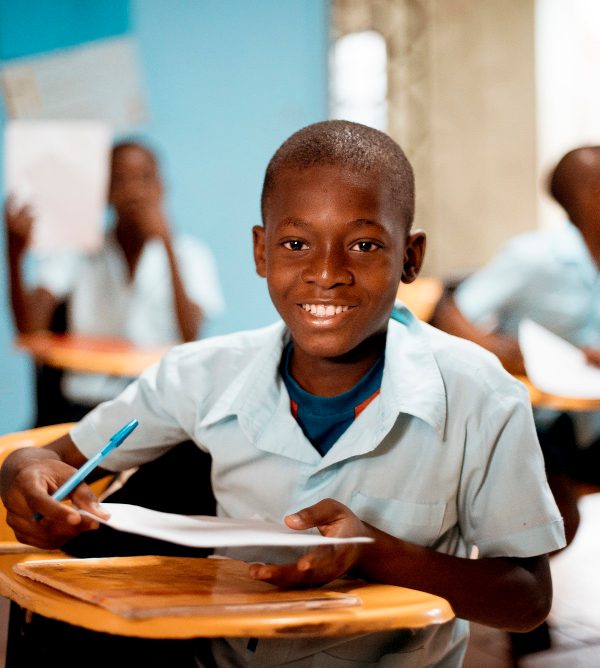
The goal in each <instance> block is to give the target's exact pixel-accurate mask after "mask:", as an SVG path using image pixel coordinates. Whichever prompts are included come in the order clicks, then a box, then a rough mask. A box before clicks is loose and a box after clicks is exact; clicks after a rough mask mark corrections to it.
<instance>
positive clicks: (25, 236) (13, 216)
mask: <svg viewBox="0 0 600 668" xmlns="http://www.w3.org/2000/svg"><path fill="white" fill-rule="evenodd" d="M4 223H5V225H6V234H7V237H8V244H9V246H10V248H11V250H13V251H14V252H17V253H19V254H20V253H23V251H24V250H25V248H27V246H28V244H29V241H30V239H31V229H32V227H33V214H32V211H31V208H30V207H29V206H28V205H24V206H20V207H19V206H17V205H16V204H15V200H14V198H13V197H9V198H8V199H7V200H6V204H5V205H4Z"/></svg>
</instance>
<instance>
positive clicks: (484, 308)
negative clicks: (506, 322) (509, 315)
mask: <svg viewBox="0 0 600 668" xmlns="http://www.w3.org/2000/svg"><path fill="white" fill-rule="evenodd" d="M522 246H523V244H522V243H521V241H520V240H519V239H515V240H512V241H511V242H509V243H508V244H506V245H505V246H504V248H503V249H502V250H501V251H500V253H498V255H496V257H495V258H493V259H492V260H491V261H490V262H489V263H488V264H487V265H485V266H484V267H482V268H481V269H479V270H478V271H476V272H475V273H473V274H471V275H470V276H468V277H467V278H466V279H465V280H464V281H463V282H462V283H461V284H460V285H459V286H458V287H457V289H456V291H455V293H454V299H455V301H456V304H457V306H458V308H459V309H460V310H461V311H462V313H463V314H464V315H465V316H466V317H467V318H469V319H470V320H472V321H473V322H475V323H479V324H481V323H486V322H489V321H493V320H494V319H495V318H497V317H498V316H499V314H500V313H501V312H502V311H503V310H506V309H508V308H512V307H513V306H514V305H515V304H516V303H517V302H518V301H519V300H520V298H521V295H522V294H523V292H522V291H523V289H524V287H525V286H526V285H527V284H528V282H529V280H530V275H531V272H532V271H534V269H533V267H532V263H531V259H530V258H529V259H528V258H527V257H526V256H524V253H523V250H524V249H523V247H522Z"/></svg>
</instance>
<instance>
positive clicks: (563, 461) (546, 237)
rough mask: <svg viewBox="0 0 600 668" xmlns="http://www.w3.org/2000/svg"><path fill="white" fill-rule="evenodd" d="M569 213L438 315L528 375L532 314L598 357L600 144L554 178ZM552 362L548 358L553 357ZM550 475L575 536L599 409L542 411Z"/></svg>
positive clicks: (485, 271)
mask: <svg viewBox="0 0 600 668" xmlns="http://www.w3.org/2000/svg"><path fill="white" fill-rule="evenodd" d="M549 187H550V194H551V195H552V197H553V198H554V199H555V200H556V202H558V204H560V206H561V207H562V208H563V209H564V211H565V213H566V215H567V217H568V220H567V221H566V222H565V224H564V225H563V226H561V227H560V228H558V229H552V230H536V231H534V232H529V233H526V234H523V235H520V236H518V237H516V238H515V239H513V240H511V241H510V242H509V243H508V244H506V246H505V247H504V248H503V249H502V250H501V252H500V253H499V254H498V255H497V256H496V257H495V258H494V259H493V260H492V261H491V262H490V263H489V264H488V265H487V266H485V267H483V268H482V269H480V270H479V271H477V272H475V273H474V274H472V275H471V276H469V277H468V278H467V279H466V280H465V281H464V282H462V283H461V284H460V285H459V286H458V288H457V289H456V291H455V292H454V294H453V296H452V295H448V296H446V297H445V298H444V299H443V300H442V302H441V303H440V304H439V306H438V307H437V309H436V313H435V316H434V320H433V324H434V325H436V326H437V327H439V328H441V329H444V330H446V331H447V332H450V333H452V334H456V335H458V336H462V337H464V338H467V339H470V340H472V341H475V342H476V343H479V344H480V345H482V346H483V347H485V348H487V349H488V350H491V351H492V352H493V353H495V354H496V355H497V356H498V357H499V358H500V360H501V361H502V363H503V364H504V366H505V367H506V368H507V369H508V370H509V371H511V372H512V373H517V374H524V373H525V367H524V363H523V356H522V355H521V351H520V349H519V344H518V340H517V332H518V326H519V322H520V321H521V320H522V319H523V318H530V319H531V320H534V321H535V322H537V323H539V324H540V325H542V326H543V327H545V328H546V329H548V330H550V331H552V332H554V333H555V334H557V335H558V336H560V337H561V338H563V339H565V340H567V341H569V342H570V343H572V344H573V345H576V346H578V347H580V348H582V349H583V351H584V352H585V354H586V356H587V358H588V360H589V361H590V362H591V363H595V364H598V362H599V361H600V326H599V324H600V273H599V272H598V267H599V266H600V146H586V147H579V148H576V149H573V150H572V151H569V152H568V153H567V154H566V155H565V156H563V158H561V160H560V161H559V162H558V164H557V165H556V167H555V169H554V171H553V173H552V175H551V178H550V183H549ZM549 363H550V360H549ZM536 423H537V428H538V436H539V438H540V443H541V445H542V450H543V452H544V458H545V462H546V469H547V472H548V479H549V483H550V486H551V488H552V491H553V493H554V496H555V498H556V501H557V503H558V506H559V509H560V510H561V512H562V515H563V517H564V520H565V531H566V535H567V541H568V542H570V541H571V540H572V539H573V537H574V535H575V532H576V531H577V527H578V525H579V512H578V510H577V497H576V494H575V492H574V488H573V481H575V480H578V481H584V482H588V483H592V484H600V414H599V413H583V412H582V413H577V414H558V413H556V412H554V411H553V412H550V411H547V410H544V411H541V410H537V411H536Z"/></svg>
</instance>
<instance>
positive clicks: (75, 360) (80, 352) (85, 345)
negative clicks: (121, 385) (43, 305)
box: [15, 332, 170, 378]
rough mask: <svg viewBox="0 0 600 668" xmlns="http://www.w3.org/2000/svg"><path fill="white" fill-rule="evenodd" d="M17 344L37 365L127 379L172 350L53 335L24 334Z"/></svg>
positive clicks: (111, 340)
mask: <svg viewBox="0 0 600 668" xmlns="http://www.w3.org/2000/svg"><path fill="white" fill-rule="evenodd" d="M15 344H16V346H17V347H18V348H20V349H21V350H25V351H27V352H29V353H30V354H31V355H32V356H33V357H34V358H35V360H36V362H37V363H38V364H46V365H48V366H53V367H57V368H59V369H67V370H69V371H79V372H83V373H101V374H106V375H110V376H124V377H128V378H133V377H135V376H139V375H140V373H142V371H144V370H145V369H146V368H147V367H149V366H150V365H152V364H154V363H155V362H158V360H160V358H161V357H162V356H163V355H164V354H165V353H166V352H167V351H168V350H169V348H170V346H164V347H152V348H151V347H148V348H146V347H139V346H135V345H134V344H132V343H130V342H128V341H124V340H122V339H110V338H101V337H93V336H79V335H74V334H52V333H50V332H38V333H35V334H21V335H20V336H18V337H17V338H16V340H15Z"/></svg>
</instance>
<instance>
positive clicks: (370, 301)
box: [253, 166, 425, 358]
mask: <svg viewBox="0 0 600 668" xmlns="http://www.w3.org/2000/svg"><path fill="white" fill-rule="evenodd" d="M382 180H383V179H381V177H380V175H379V174H359V173H354V172H349V171H348V170H344V169H340V168H339V167H330V166H316V167H311V168H308V169H302V170H296V169H285V170H283V171H281V172H280V173H278V174H277V175H276V178H275V183H274V187H273V190H272V191H271V193H270V194H269V196H268V199H267V202H266V207H265V220H264V227H260V226H257V227H255V228H254V230H253V234H254V257H255V261H256V271H257V273H258V274H259V275H260V276H262V277H264V278H266V279H267V282H268V286H269V293H270V295H271V299H272V300H273V303H274V305H275V308H276V309H277V311H278V312H279V314H280V315H281V317H282V318H283V320H284V321H285V322H286V324H287V325H288V327H289V329H290V331H291V333H292V337H293V340H294V343H295V345H296V346H297V347H298V348H299V349H300V350H301V351H302V352H304V353H306V354H308V355H312V356H317V357H322V358H334V357H339V356H342V355H345V354H347V353H349V352H350V351H353V350H355V349H357V347H358V346H359V345H360V344H362V343H363V342H365V341H367V340H368V339H370V338H371V337H375V336H376V335H378V334H381V333H382V332H385V330H386V328H387V325H388V321H389V317H390V311H391V309H392V306H393V304H394V299H395V297H396V292H397V290H398V284H399V283H400V280H401V279H404V280H405V282H410V281H412V280H414V278H415V277H416V275H417V273H418V271H419V268H420V266H421V262H422V258H423V253H424V250H425V235H424V233H422V232H415V233H414V234H411V235H407V234H406V225H405V223H404V221H403V219H402V214H401V213H400V212H399V210H398V207H397V205H395V202H394V199H393V198H392V197H391V196H390V194H389V193H388V190H387V188H385V187H383V186H382V184H381V182H382ZM377 338H379V337H377ZM366 348H367V349H368V346H367V347H366Z"/></svg>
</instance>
